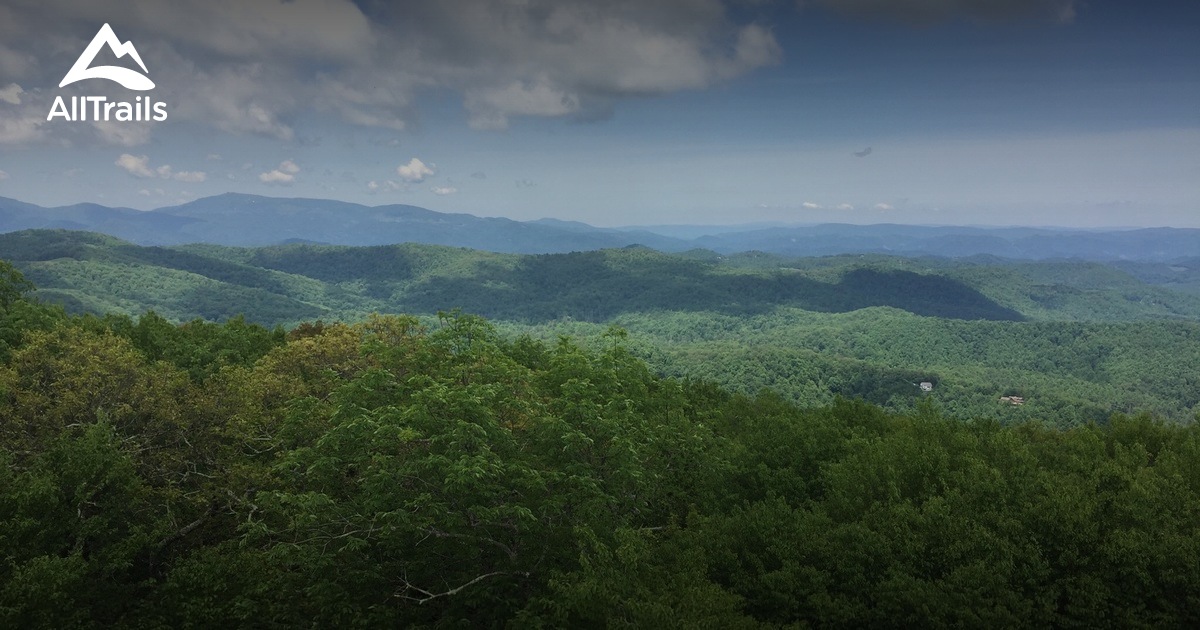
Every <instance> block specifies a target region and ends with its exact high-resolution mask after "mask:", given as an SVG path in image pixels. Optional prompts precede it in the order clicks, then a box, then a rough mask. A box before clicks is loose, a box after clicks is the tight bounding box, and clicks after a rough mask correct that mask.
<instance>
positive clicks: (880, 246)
mask: <svg viewBox="0 0 1200 630" xmlns="http://www.w3.org/2000/svg"><path fill="white" fill-rule="evenodd" d="M26 229H67V230H83V231H90V232H99V233H103V234H108V235H110V236H115V237H118V238H121V239H124V240H127V241H129V242H132V243H136V244H139V245H181V244H187V243H212V244H217V245H229V246H264V245H279V244H288V243H314V244H331V245H390V244H395V243H425V244H433V245H449V246H453V247H469V248H472V249H480V250H486V251H492V252H501V253H520V254H548V253H565V252H572V251H590V250H597V249H606V248H619V247H626V246H629V245H643V246H646V247H650V248H652V249H656V250H659V251H664V252H683V251H687V250H691V249H707V250H711V251H714V252H717V253H720V254H730V253H735V252H743V251H763V252H768V253H773V254H781V255H787V256H827V255H835V254H848V253H887V254H894V255H903V256H923V255H931V256H945V257H968V256H976V255H989V256H999V257H1003V258H1011V259H1050V258H1078V259H1083V260H1092V261H1105V262H1108V261H1122V260H1127V261H1142V262H1157V263H1171V262H1176V261H1181V260H1186V259H1195V258H1200V230H1198V229H1183V228H1147V229H1123V230H1116V229H1109V230H1084V229H1067V228H1027V227H1020V228H1010V227H959V226H917V225H896V224H877V225H849V224H822V225H794V224H781V225H767V226H764V225H763V224H750V225H742V226H736V225H735V226H705V225H665V226H650V227H626V228H599V227H594V226H591V225H588V224H586V223H581V222H577V221H562V220H557V219H540V220H536V221H514V220H512V219H506V218H499V217H479V216H474V215H470V214H452V213H442V212H435V211H432V210H428V209H425V208H420V207H417V206H411V205H401V204H393V205H383V206H374V207H372V206H364V205H360V204H354V203H347V202H342V201H332V200H326V199H291V198H276V197H261V196H256V195H245V194H236V193H228V194H223V195H217V196H213V197H205V198H202V199H197V200H196V201H192V202H188V203H185V204H181V205H176V206H168V207H163V208H158V209H155V210H150V211H141V210H134V209H132V208H112V207H107V206H102V205H98V204H92V203H82V204H76V205H71V206H61V207H55V208H44V207H41V206H37V205H34V204H30V203H25V202H22V201H18V200H15V199H9V198H4V197H0V232H14V231H19V230H26ZM0 257H3V252H0Z"/></svg>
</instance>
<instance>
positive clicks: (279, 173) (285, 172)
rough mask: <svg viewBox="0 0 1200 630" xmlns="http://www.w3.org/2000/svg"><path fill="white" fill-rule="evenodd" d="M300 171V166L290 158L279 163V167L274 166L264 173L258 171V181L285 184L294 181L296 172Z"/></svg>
mask: <svg viewBox="0 0 1200 630" xmlns="http://www.w3.org/2000/svg"><path fill="white" fill-rule="evenodd" d="M299 172H300V167H299V166H297V165H296V163H295V162H293V161H291V160H284V161H282V162H280V163H279V168H276V169H274V170H271V171H267V172H265V173H259V175H258V181H260V182H262V183H264V184H282V185H287V184H291V183H292V182H294V181H296V174H297V173H299Z"/></svg>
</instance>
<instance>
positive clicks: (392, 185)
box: [367, 179, 404, 194]
mask: <svg viewBox="0 0 1200 630" xmlns="http://www.w3.org/2000/svg"><path fill="white" fill-rule="evenodd" d="M403 189H404V185H403V184H399V183H396V182H394V181H392V180H390V179H389V180H385V181H383V182H377V181H375V180H371V181H369V182H367V192H370V193H372V194H374V193H377V192H380V191H383V192H393V191H397V190H403Z"/></svg>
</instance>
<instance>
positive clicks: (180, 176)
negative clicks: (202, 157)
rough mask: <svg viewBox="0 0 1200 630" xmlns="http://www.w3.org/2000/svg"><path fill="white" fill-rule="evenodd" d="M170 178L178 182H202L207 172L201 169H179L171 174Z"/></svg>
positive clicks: (206, 176) (206, 177)
mask: <svg viewBox="0 0 1200 630" xmlns="http://www.w3.org/2000/svg"><path fill="white" fill-rule="evenodd" d="M171 178H172V179H174V180H176V181H180V182H192V183H197V182H202V181H204V180H206V179H208V173H205V172H203V171H179V172H178V173H175V174H174V175H172V176H171Z"/></svg>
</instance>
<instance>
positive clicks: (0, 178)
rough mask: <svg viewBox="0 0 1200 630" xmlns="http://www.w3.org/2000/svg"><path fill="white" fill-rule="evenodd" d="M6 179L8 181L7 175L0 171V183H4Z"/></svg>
mask: <svg viewBox="0 0 1200 630" xmlns="http://www.w3.org/2000/svg"><path fill="white" fill-rule="evenodd" d="M6 179H8V173H5V172H4V171H0V182H2V181H4V180H6Z"/></svg>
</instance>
